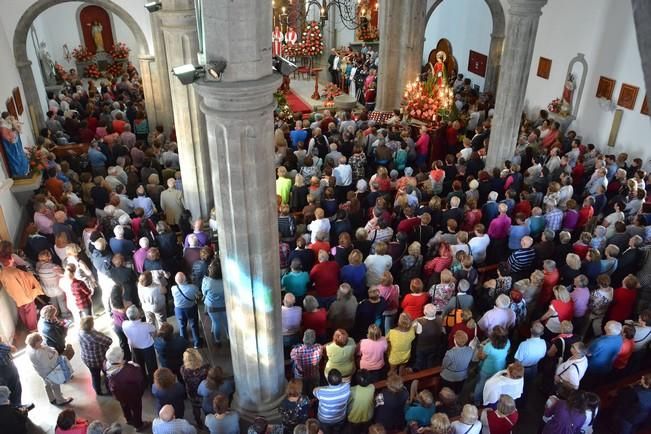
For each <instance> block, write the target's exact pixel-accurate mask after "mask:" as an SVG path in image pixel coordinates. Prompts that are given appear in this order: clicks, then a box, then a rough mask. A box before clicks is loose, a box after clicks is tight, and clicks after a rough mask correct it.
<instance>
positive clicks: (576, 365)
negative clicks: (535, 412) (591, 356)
mask: <svg viewBox="0 0 651 434" xmlns="http://www.w3.org/2000/svg"><path fill="white" fill-rule="evenodd" d="M570 352H571V353H572V356H570V358H568V359H567V360H566V361H564V362H563V363H561V364H559V365H558V367H557V368H556V375H555V376H554V382H555V383H556V384H564V385H566V386H568V387H571V388H572V389H574V390H577V389H578V388H579V384H580V383H581V379H582V378H583V376H584V375H585V371H586V370H587V369H588V358H587V357H586V353H587V352H588V349H587V348H586V346H585V344H584V343H583V342H581V341H579V342H575V343H573V344H572V346H571V347H570Z"/></svg>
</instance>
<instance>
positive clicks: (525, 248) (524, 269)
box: [509, 236, 536, 282]
mask: <svg viewBox="0 0 651 434" xmlns="http://www.w3.org/2000/svg"><path fill="white" fill-rule="evenodd" d="M535 259H536V251H535V250H534V249H533V238H531V237H530V236H526V237H522V239H521V240H520V248H519V249H518V250H515V251H514V252H513V253H511V256H509V266H510V267H511V277H512V278H513V281H514V282H517V281H518V280H519V279H520V278H521V277H522V276H525V277H526V276H529V273H531V271H532V270H531V268H532V267H533V263H534V261H535Z"/></svg>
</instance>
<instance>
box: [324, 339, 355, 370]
mask: <svg viewBox="0 0 651 434" xmlns="http://www.w3.org/2000/svg"><path fill="white" fill-rule="evenodd" d="M325 348H326V354H327V355H328V362H327V363H326V366H325V371H324V374H325V376H326V377H327V376H328V372H330V370H331V369H337V370H338V371H339V372H341V376H342V377H350V376H351V375H353V373H354V372H355V349H356V345H355V340H354V339H353V338H351V337H349V336H348V332H347V331H346V330H344V329H337V330H336V331H335V332H334V334H333V335H332V342H330V343H329V344H327V345H326V347H325Z"/></svg>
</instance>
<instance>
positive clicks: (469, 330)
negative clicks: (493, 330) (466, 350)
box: [448, 309, 477, 349]
mask: <svg viewBox="0 0 651 434" xmlns="http://www.w3.org/2000/svg"><path fill="white" fill-rule="evenodd" d="M461 319H462V322H460V323H459V324H455V325H454V326H453V327H452V329H450V332H449V333H448V349H450V348H452V347H454V334H455V333H456V332H458V331H462V332H464V333H465V334H467V335H468V342H471V341H472V340H473V339H474V337H475V333H477V323H476V322H475V320H474V319H473V318H472V311H470V310H469V309H464V310H462V311H461Z"/></svg>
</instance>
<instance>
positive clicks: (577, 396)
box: [542, 390, 586, 434]
mask: <svg viewBox="0 0 651 434" xmlns="http://www.w3.org/2000/svg"><path fill="white" fill-rule="evenodd" d="M584 393H585V392H583V391H581V390H574V391H572V392H571V393H570V395H569V396H568V398H567V400H562V399H559V398H558V397H556V396H551V397H550V398H549V399H548V400H547V404H546V405H545V415H544V417H543V420H544V421H545V422H546V423H545V427H544V428H543V430H542V434H575V433H578V432H581V427H582V426H583V423H584V422H585V410H586V403H585V398H584Z"/></svg>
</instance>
